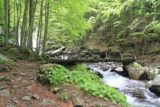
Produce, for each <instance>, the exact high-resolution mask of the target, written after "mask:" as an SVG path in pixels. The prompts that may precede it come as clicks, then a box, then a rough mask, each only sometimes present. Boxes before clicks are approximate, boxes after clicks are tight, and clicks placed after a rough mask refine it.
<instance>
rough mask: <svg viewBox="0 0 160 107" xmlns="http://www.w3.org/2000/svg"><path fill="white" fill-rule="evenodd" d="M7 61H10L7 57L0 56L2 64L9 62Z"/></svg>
mask: <svg viewBox="0 0 160 107" xmlns="http://www.w3.org/2000/svg"><path fill="white" fill-rule="evenodd" d="M7 61H8V59H7V57H5V56H4V55H2V54H0V64H3V63H5V62H7Z"/></svg>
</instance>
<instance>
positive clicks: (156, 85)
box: [146, 75, 160, 96]
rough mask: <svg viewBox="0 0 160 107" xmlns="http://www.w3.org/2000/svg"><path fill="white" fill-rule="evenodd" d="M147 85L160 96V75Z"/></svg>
mask: <svg viewBox="0 0 160 107" xmlns="http://www.w3.org/2000/svg"><path fill="white" fill-rule="evenodd" d="M146 87H147V88H149V90H150V91H151V92H153V93H155V94H156V95H158V96H160V75H158V76H156V77H155V78H154V79H153V80H151V81H149V82H147V84H146Z"/></svg>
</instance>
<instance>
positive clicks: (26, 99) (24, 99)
mask: <svg viewBox="0 0 160 107" xmlns="http://www.w3.org/2000/svg"><path fill="white" fill-rule="evenodd" d="M22 100H23V101H30V100H31V97H30V96H23V97H22Z"/></svg>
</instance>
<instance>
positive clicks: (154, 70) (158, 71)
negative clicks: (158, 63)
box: [146, 67, 160, 80]
mask: <svg viewBox="0 0 160 107" xmlns="http://www.w3.org/2000/svg"><path fill="white" fill-rule="evenodd" d="M146 74H147V76H148V79H149V80H153V79H154V78H155V77H156V76H157V75H159V74H160V69H158V68H153V67H150V68H147V69H146Z"/></svg>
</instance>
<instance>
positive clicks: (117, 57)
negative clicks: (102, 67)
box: [48, 52, 136, 63]
mask: <svg viewBox="0 0 160 107" xmlns="http://www.w3.org/2000/svg"><path fill="white" fill-rule="evenodd" d="M135 60H136V58H135V55H126V56H125V55H122V54H120V53H119V52H117V53H116V52H113V53H111V52H79V53H59V54H54V55H49V56H48V61H49V62H50V63H75V62H93V63H96V62H126V63H132V62H134V61H135Z"/></svg>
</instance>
